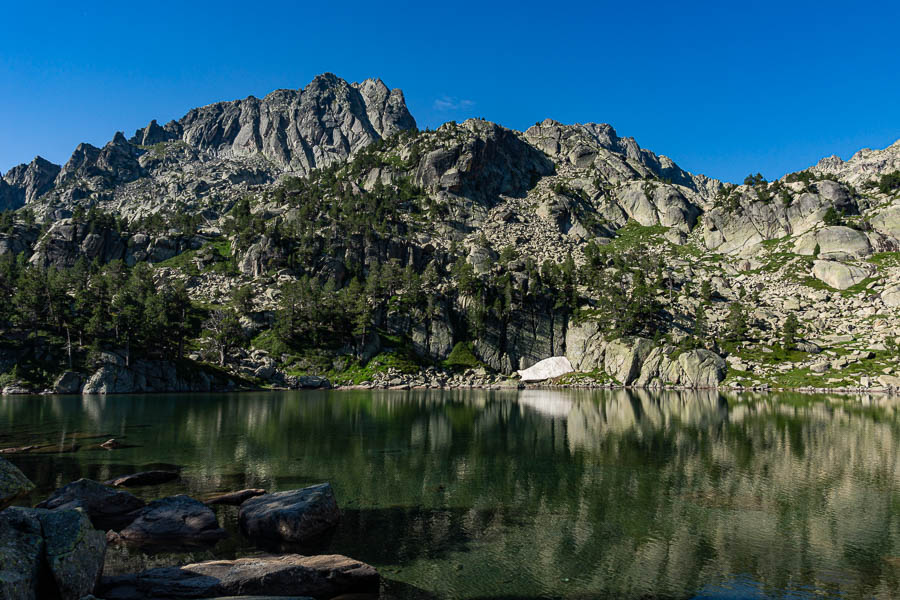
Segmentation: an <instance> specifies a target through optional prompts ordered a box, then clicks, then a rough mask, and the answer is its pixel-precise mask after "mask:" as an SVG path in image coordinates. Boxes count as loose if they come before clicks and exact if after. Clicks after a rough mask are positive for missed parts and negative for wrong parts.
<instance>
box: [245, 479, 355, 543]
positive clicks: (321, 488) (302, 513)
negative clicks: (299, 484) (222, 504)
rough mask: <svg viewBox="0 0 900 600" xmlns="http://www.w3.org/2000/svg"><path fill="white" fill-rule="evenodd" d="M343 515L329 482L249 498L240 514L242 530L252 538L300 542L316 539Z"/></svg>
mask: <svg viewBox="0 0 900 600" xmlns="http://www.w3.org/2000/svg"><path fill="white" fill-rule="evenodd" d="M340 518H341V511H340V509H338V505H337V501H336V500H335V498H334V492H333V491H332V489H331V485H330V484H328V483H322V484H320V485H314V486H310V487H306V488H303V489H299V490H291V491H286V492H277V493H274V494H265V495H263V496H257V497H255V498H250V499H249V500H247V501H246V502H244V503H243V504H241V510H240V513H239V515H238V521H239V523H240V526H241V531H243V532H244V533H245V534H246V535H247V536H248V537H250V538H261V539H268V540H282V541H285V542H297V543H305V542H310V541H312V540H314V539H316V538H317V537H318V536H320V535H322V534H323V533H325V532H326V531H328V530H329V529H331V528H332V527H334V526H335V525H336V524H337V522H338V521H339V520H340Z"/></svg>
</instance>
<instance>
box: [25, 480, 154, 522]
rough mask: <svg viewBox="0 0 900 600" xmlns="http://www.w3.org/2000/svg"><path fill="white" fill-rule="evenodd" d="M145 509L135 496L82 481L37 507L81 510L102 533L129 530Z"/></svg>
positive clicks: (100, 484) (70, 484)
mask: <svg viewBox="0 0 900 600" xmlns="http://www.w3.org/2000/svg"><path fill="white" fill-rule="evenodd" d="M144 506H146V505H145V503H144V501H143V500H141V499H139V498H137V497H135V496H133V495H132V494H129V493H128V492H126V491H124V490H116V489H112V488H110V487H108V486H105V485H103V484H102V483H99V482H97V481H93V480H91V479H79V480H77V481H73V482H72V483H69V484H67V485H64V486H63V487H61V488H59V489H58V490H56V491H55V492H53V494H52V495H51V496H50V497H49V498H47V499H46V500H44V501H43V502H41V503H40V504H38V505H37V507H38V508H46V509H49V510H69V509H74V508H81V509H82V510H84V512H85V513H86V514H87V516H88V518H90V520H91V523H92V524H93V526H94V527H95V528H97V529H99V530H101V531H106V530H109V529H112V530H115V531H118V530H120V529H122V528H124V527H126V526H127V525H128V524H129V523H131V522H132V521H134V519H135V518H136V517H137V515H138V513H139V512H140V511H141V509H143V508H144Z"/></svg>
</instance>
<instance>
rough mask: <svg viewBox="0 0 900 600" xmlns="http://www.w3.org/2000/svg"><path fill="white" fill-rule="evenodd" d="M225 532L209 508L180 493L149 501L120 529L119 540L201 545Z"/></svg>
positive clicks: (225, 535)
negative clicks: (133, 518)
mask: <svg viewBox="0 0 900 600" xmlns="http://www.w3.org/2000/svg"><path fill="white" fill-rule="evenodd" d="M227 535H228V534H227V533H225V530H224V529H222V528H221V527H219V522H218V521H217V520H216V513H214V512H213V511H212V509H210V508H209V507H208V506H206V505H205V504H203V503H202V502H199V501H197V500H194V499H193V498H190V497H188V496H185V495H183V494H182V495H178V496H170V497H168V498H163V499H161V500H155V501H153V502H151V503H150V504H148V505H147V506H145V507H144V508H143V509H142V510H141V511H140V513H139V514H138V516H137V518H135V520H134V521H132V522H131V524H130V525H128V527H126V528H125V529H123V530H122V531H121V532H119V537H120V538H121V539H122V540H124V541H126V542H129V543H131V544H136V545H145V546H167V545H175V546H198V545H199V546H202V545H208V544H214V543H216V542H218V541H219V540H221V539H222V538H224V537H227Z"/></svg>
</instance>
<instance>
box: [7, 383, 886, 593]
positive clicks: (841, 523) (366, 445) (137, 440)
mask: <svg viewBox="0 0 900 600" xmlns="http://www.w3.org/2000/svg"><path fill="white" fill-rule="evenodd" d="M109 438H116V439H117V440H118V441H119V442H121V443H122V444H124V445H125V446H126V447H123V448H120V449H116V450H105V449H103V448H100V447H99V444H100V443H101V442H103V441H105V440H107V439H109ZM26 445H37V446H39V448H37V449H34V450H31V451H30V452H27V453H18V454H8V455H4V456H5V457H6V458H8V459H9V460H10V461H12V462H13V463H15V464H16V465H17V466H18V467H20V468H21V469H22V470H23V471H24V473H25V474H26V475H27V476H28V477H29V478H30V479H31V480H32V481H34V482H35V484H36V485H37V489H36V490H35V491H34V493H33V494H32V496H31V497H30V498H25V499H23V501H22V502H21V503H22V504H29V503H30V504H34V503H37V502H39V501H40V500H42V499H44V498H46V497H47V496H48V495H49V494H50V493H51V492H52V491H53V490H54V489H56V488H58V487H61V486H62V485H65V484H66V483H69V482H70V481H73V480H75V479H78V478H81V477H88V478H91V479H96V480H100V481H103V480H106V479H110V478H112V477H115V476H118V475H123V474H127V473H133V472H136V471H142V470H148V469H153V468H157V469H159V468H171V469H175V468H177V469H179V470H180V473H181V478H180V479H178V480H176V481H173V482H170V483H167V484H164V485H158V486H150V487H139V488H131V489H130V490H129V491H131V492H132V493H135V494H136V495H139V496H141V497H143V498H145V499H147V500H151V499H154V498H160V497H163V496H168V495H173V494H180V493H186V494H189V495H191V496H192V497H195V498H198V499H204V498H207V497H210V496H212V495H215V494H216V493H223V492H228V491H234V490H238V489H243V488H250V487H254V488H265V489H267V490H268V491H280V490H287V489H295V488H299V487H304V486H307V485H312V484H316V483H321V482H324V481H328V482H330V483H331V484H332V485H333V487H334V490H335V494H336V496H337V500H338V504H339V505H340V507H341V509H342V513H343V516H342V520H341V523H340V524H339V525H338V527H337V528H336V529H335V530H334V531H333V532H332V533H331V534H330V535H328V536H327V537H326V538H324V539H323V540H321V542H319V544H317V546H316V547H315V548H304V549H299V550H301V551H302V552H303V553H338V554H345V555H347V556H350V557H352V558H356V559H359V560H362V561H365V562H368V563H369V564H371V565H373V566H375V567H376V568H377V569H378V570H379V572H380V573H381V574H382V576H383V580H384V581H383V591H382V598H387V599H390V598H397V599H406V598H429V599H430V598H441V599H443V598H448V599H450V598H479V599H489V598H491V599H500V598H573V599H574V598H579V599H580V598H625V599H630V598H635V599H638V598H640V599H650V598H710V599H712V598H792V599H801V598H823V597H824V598H900V398H898V397H887V396H874V395H873V396H838V395H827V396H826V395H804V394H794V393H768V394H750V393H743V394H738V393H734V394H732V393H722V392H716V391H699V392H662V391H660V392H654V391H642V390H619V391H609V390H591V391H580V390H577V391H576V390H549V389H548V390H541V389H527V390H519V391H489V390H444V391H439V390H429V391H425V390H422V391H418V390H411V391H381V390H365V391H310V392H283V393H282V392H262V393H240V394H209V395H202V394H190V395H185V394H161V395H152V396H150V395H146V396H108V397H103V396H93V397H80V396H42V397H35V396H27V397H14V396H7V397H2V398H0V448H8V447H17V446H26ZM216 512H217V515H218V518H219V521H220V523H221V524H222V525H223V527H225V528H226V529H227V530H228V531H229V533H230V536H229V538H228V539H226V540H224V541H221V542H219V543H218V544H217V545H216V546H214V547H213V548H212V549H206V550H196V551H191V552H179V553H175V554H171V553H166V554H147V553H144V552H141V551H137V550H129V549H128V548H127V547H122V546H115V547H110V548H109V550H108V553H107V559H106V573H107V574H116V573H123V572H130V571H136V570H142V569H145V568H150V567H154V566H162V565H165V566H168V565H174V564H183V563H187V562H194V561H198V560H208V559H212V558H216V557H220V558H234V557H236V556H246V555H252V554H254V553H261V552H264V551H267V550H277V551H291V550H298V549H291V548H277V549H272V548H259V547H257V546H256V545H254V544H253V543H252V542H250V541H249V540H247V539H246V538H244V537H243V536H242V535H241V533H240V532H239V530H238V527H237V508H236V507H227V506H220V507H217V508H216Z"/></svg>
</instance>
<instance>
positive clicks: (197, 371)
mask: <svg viewBox="0 0 900 600" xmlns="http://www.w3.org/2000/svg"><path fill="white" fill-rule="evenodd" d="M99 361H100V365H99V368H98V369H97V371H95V372H94V373H93V374H92V375H91V376H90V377H89V378H88V380H87V382H86V383H85V384H84V388H82V392H81V393H82V394H85V395H91V394H134V393H157V392H210V391H227V390H234V389H236V388H237V384H235V382H234V381H233V380H232V379H226V378H225V377H224V376H219V375H215V374H210V373H207V372H206V371H205V370H203V369H202V368H201V367H200V366H199V365H198V366H188V365H186V364H182V365H181V366H180V367H179V366H178V365H176V364H174V363H172V362H169V361H166V360H145V359H138V360H133V361H132V362H131V364H130V365H129V366H125V359H124V358H123V357H122V356H120V355H118V354H115V353H112V352H104V353H103V354H102V356H101V357H100V359H99Z"/></svg>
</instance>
